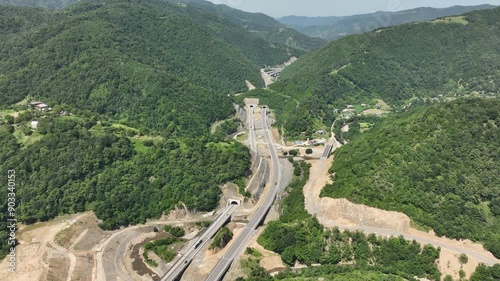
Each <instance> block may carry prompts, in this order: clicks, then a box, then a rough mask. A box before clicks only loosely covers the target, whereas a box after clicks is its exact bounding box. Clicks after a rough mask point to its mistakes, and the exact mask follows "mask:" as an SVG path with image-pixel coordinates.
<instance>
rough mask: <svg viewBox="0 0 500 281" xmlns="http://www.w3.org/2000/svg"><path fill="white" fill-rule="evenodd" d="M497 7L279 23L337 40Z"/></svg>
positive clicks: (292, 18)
mask: <svg viewBox="0 0 500 281" xmlns="http://www.w3.org/2000/svg"><path fill="white" fill-rule="evenodd" d="M494 7H495V6H492V5H479V6H453V7H449V8H430V7H422V8H416V9H411V10H404V11H397V12H376V13H371V14H364V15H354V16H344V17H335V16H334V17H301V16H287V17H283V18H279V19H277V20H278V21H279V22H281V23H283V24H285V25H286V26H289V27H291V28H294V29H296V30H298V31H300V32H302V33H304V34H307V35H309V36H313V37H319V38H323V39H326V40H335V39H339V38H342V37H345V36H348V35H352V34H361V33H365V32H369V31H373V30H375V29H378V28H381V27H389V26H395V25H400V24H404V23H411V22H420V21H429V20H433V19H437V18H441V17H447V16H454V15H460V14H464V13H468V12H471V11H476V10H486V9H492V8H494Z"/></svg>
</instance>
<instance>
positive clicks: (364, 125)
mask: <svg viewBox="0 0 500 281" xmlns="http://www.w3.org/2000/svg"><path fill="white" fill-rule="evenodd" d="M373 125H374V124H372V123H359V126H360V129H359V131H360V132H361V133H364V132H366V131H368V130H369V129H370V128H371V126H373Z"/></svg>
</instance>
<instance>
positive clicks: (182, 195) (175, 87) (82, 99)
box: [0, 0, 289, 257]
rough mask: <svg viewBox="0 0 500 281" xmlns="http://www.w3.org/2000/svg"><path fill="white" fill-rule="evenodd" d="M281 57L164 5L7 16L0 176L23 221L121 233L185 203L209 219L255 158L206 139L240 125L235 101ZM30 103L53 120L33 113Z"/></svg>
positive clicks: (124, 4)
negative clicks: (73, 222) (88, 223)
mask: <svg viewBox="0 0 500 281" xmlns="http://www.w3.org/2000/svg"><path fill="white" fill-rule="evenodd" d="M287 49H288V48H287V47H285V46H280V45H278V44H275V43H270V42H268V41H267V40H265V39H264V38H262V37H261V36H258V35H255V34H252V33H250V32H248V31H247V30H245V29H244V28H242V27H239V26H237V25H235V24H233V23H231V22H229V21H227V20H225V19H223V18H220V17H219V16H216V15H213V14H210V13H208V12H206V11H203V10H201V9H198V8H195V7H190V6H179V5H173V4H170V3H166V2H164V1H154V0H151V1H147V0H134V1H132V0H130V1H129V0H110V1H87V2H85V3H79V4H75V5H72V6H70V7H69V8H67V9H63V10H57V11H50V10H43V9H39V8H26V7H10V6H2V7H1V9H0V116H1V119H0V139H1V143H2V148H1V149H0V160H2V161H1V163H0V171H2V173H4V174H5V173H6V171H7V170H9V169H15V170H16V184H17V187H16V190H15V192H16V200H17V201H16V202H17V204H18V205H17V206H16V211H17V213H16V217H17V219H18V221H19V222H24V223H31V222H35V221H38V220H42V221H43V220H49V219H51V218H54V217H55V216H57V215H61V214H67V213H74V212H81V211H84V210H93V211H94V212H95V213H96V215H97V216H98V218H99V219H102V221H103V223H102V225H101V226H102V227H103V228H105V229H113V228H116V227H118V226H121V225H128V224H135V223H140V222H144V221H145V220H146V219H148V218H155V217H158V216H160V215H161V214H162V213H163V212H168V211H169V210H170V209H171V208H173V207H174V206H175V205H179V204H185V205H186V207H187V208H189V209H192V210H210V209H213V208H215V207H216V206H217V204H218V200H219V195H220V190H219V188H218V187H219V185H220V184H222V183H225V182H228V181H234V180H237V179H241V178H242V177H243V176H245V175H246V172H247V169H248V167H249V153H248V149H247V148H245V147H244V146H243V145H240V144H239V143H236V142H233V141H226V140H224V135H225V134H224V131H225V129H224V128H222V126H221V129H220V130H219V131H218V132H217V134H215V135H211V134H210V130H209V129H210V126H211V124H212V123H214V122H215V121H219V120H225V119H227V118H230V117H231V116H232V115H233V114H234V109H233V106H232V101H231V99H230V98H229V97H228V94H229V93H233V92H236V91H239V90H241V89H244V88H245V87H246V85H245V80H250V81H251V82H253V83H254V84H256V85H260V83H261V82H260V81H261V79H260V77H259V69H260V67H262V66H264V65H269V64H277V63H282V62H283V61H286V60H287V59H288V58H289V53H288V51H289V50H287ZM35 100H41V101H43V102H46V103H47V104H48V105H49V107H53V110H52V111H50V112H39V111H35V110H32V109H28V108H27V105H26V103H27V102H30V101H35ZM19 101H22V102H21V103H19V104H16V103H17V102H19ZM61 112H62V113H64V114H62V115H65V116H60V113H61ZM68 112H70V113H71V114H74V115H73V116H71V114H70V113H68ZM9 114H11V115H15V116H16V117H12V116H10V115H9ZM31 121H38V125H37V126H38V128H37V129H32V128H31V126H32V123H31ZM124 124H125V125H128V126H129V127H127V126H125V125H124ZM228 126H229V125H228ZM233 127H234V126H233ZM226 129H228V130H229V129H231V128H226ZM7 192H8V190H7V189H2V190H1V191H0V197H1V198H7ZM3 202H4V203H2V205H1V206H0V211H1V212H0V213H1V215H0V221H1V222H0V226H1V230H0V238H1V239H3V240H4V239H5V238H6V237H7V235H8V233H7V232H6V230H7V228H6V227H5V223H6V218H5V215H6V208H7V201H6V200H3ZM5 247H8V245H7V244H4V245H3V246H2V248H1V249H0V257H1V256H3V255H4V254H5V250H6V248H5Z"/></svg>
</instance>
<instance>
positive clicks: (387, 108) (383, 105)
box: [376, 99, 392, 111]
mask: <svg viewBox="0 0 500 281" xmlns="http://www.w3.org/2000/svg"><path fill="white" fill-rule="evenodd" d="M376 101H377V105H376V106H377V107H379V108H380V109H382V110H385V111H391V110H392V107H391V106H389V105H388V104H387V103H386V102H385V101H383V100H381V99H376Z"/></svg>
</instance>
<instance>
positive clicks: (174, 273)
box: [160, 204, 238, 281]
mask: <svg viewBox="0 0 500 281" xmlns="http://www.w3.org/2000/svg"><path fill="white" fill-rule="evenodd" d="M237 208H238V205H236V204H234V205H233V204H231V205H229V206H227V207H226V208H224V209H222V212H221V213H220V215H219V216H218V217H217V218H216V219H215V221H214V222H213V223H212V224H211V225H210V227H209V228H208V229H207V230H206V231H205V232H204V233H203V234H202V235H201V236H200V237H198V238H197V239H196V240H195V242H194V243H191V245H188V247H186V248H185V249H184V250H183V252H181V253H180V254H179V255H180V257H179V258H178V259H177V261H176V262H175V263H174V265H173V266H172V267H171V268H170V270H169V271H168V272H167V273H166V274H165V275H163V276H162V278H161V279H160V280H161V281H171V280H178V279H179V278H180V276H181V275H182V273H183V272H184V271H185V270H186V268H187V267H188V266H189V264H190V263H191V262H192V261H193V259H194V257H195V256H196V255H197V254H198V253H199V252H200V250H201V249H203V247H204V246H205V245H206V244H207V243H208V242H209V241H210V239H211V238H212V237H214V236H215V234H216V233H217V231H219V229H221V228H222V227H223V226H224V225H225V224H226V223H227V221H228V220H230V219H231V215H232V214H233V213H234V211H235V210H236V209H237Z"/></svg>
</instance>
